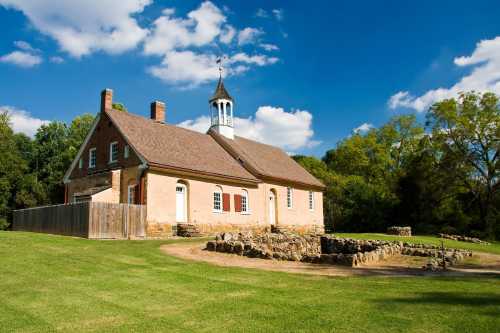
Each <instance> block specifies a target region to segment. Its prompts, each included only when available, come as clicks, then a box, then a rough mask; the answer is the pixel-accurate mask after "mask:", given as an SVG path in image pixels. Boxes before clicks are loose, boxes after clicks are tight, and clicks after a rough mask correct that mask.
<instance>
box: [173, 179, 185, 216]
mask: <svg viewBox="0 0 500 333" xmlns="http://www.w3.org/2000/svg"><path fill="white" fill-rule="evenodd" d="M186 206H187V205H186V186H185V185H182V184H177V186H176V187H175V219H176V221H177V222H186V215H187V214H186Z"/></svg>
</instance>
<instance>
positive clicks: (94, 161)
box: [89, 148, 97, 169]
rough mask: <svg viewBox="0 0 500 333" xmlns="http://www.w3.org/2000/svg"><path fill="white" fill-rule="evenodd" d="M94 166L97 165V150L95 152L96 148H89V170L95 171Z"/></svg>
mask: <svg viewBox="0 0 500 333" xmlns="http://www.w3.org/2000/svg"><path fill="white" fill-rule="evenodd" d="M92 155H93V156H92ZM96 165H97V150H96V148H90V149H89V169H95V167H96Z"/></svg>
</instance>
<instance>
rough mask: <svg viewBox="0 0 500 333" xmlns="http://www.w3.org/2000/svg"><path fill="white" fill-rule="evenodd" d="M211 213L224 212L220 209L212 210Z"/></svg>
mask: <svg viewBox="0 0 500 333" xmlns="http://www.w3.org/2000/svg"><path fill="white" fill-rule="evenodd" d="M212 213H216V214H222V213H224V212H223V211H222V210H215V209H214V210H212Z"/></svg>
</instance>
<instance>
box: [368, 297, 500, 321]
mask: <svg viewBox="0 0 500 333" xmlns="http://www.w3.org/2000/svg"><path fill="white" fill-rule="evenodd" d="M376 302H377V303H379V302H380V303H390V304H398V303H399V304H411V305H416V304H421V305H442V306H446V307H447V306H452V305H458V306H467V307H471V308H472V307H473V308H475V310H479V311H477V312H478V313H480V314H482V315H487V316H493V317H496V318H499V314H500V295H495V294H489V293H458V292H424V293H419V294H417V295H415V296H413V297H404V298H385V299H381V300H377V301H376ZM492 307H493V309H492Z"/></svg>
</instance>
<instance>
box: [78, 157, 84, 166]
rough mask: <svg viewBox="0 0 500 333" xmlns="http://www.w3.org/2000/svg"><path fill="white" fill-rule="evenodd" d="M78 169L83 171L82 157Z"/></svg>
mask: <svg viewBox="0 0 500 333" xmlns="http://www.w3.org/2000/svg"><path fill="white" fill-rule="evenodd" d="M78 169H83V158H81V157H80V159H79V160H78Z"/></svg>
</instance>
